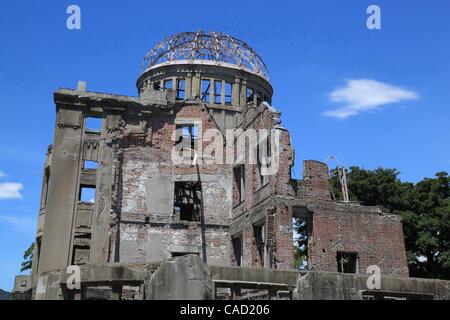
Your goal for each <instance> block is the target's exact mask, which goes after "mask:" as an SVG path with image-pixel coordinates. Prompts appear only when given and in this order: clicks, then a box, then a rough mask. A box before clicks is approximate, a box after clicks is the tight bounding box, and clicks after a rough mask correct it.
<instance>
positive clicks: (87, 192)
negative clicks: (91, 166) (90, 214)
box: [78, 186, 95, 203]
mask: <svg viewBox="0 0 450 320" xmlns="http://www.w3.org/2000/svg"><path fill="white" fill-rule="evenodd" d="M78 200H79V201H80V202H85V203H94V202H95V187H91V186H80V193H79V198H78Z"/></svg>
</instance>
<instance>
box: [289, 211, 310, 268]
mask: <svg viewBox="0 0 450 320" xmlns="http://www.w3.org/2000/svg"><path fill="white" fill-rule="evenodd" d="M293 216H294V217H293V220H292V225H293V228H292V229H293V239H294V265H295V268H296V269H300V270H306V269H309V267H310V265H309V250H308V249H309V244H310V242H311V237H312V230H313V229H312V224H313V219H312V213H311V212H309V211H308V210H306V209H303V208H294V209H293Z"/></svg>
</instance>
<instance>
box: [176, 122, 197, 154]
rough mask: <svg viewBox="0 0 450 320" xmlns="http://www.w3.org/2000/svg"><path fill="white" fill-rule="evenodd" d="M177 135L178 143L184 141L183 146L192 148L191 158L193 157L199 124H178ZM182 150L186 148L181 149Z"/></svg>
mask: <svg viewBox="0 0 450 320" xmlns="http://www.w3.org/2000/svg"><path fill="white" fill-rule="evenodd" d="M176 136H177V138H176V139H177V140H176V144H179V143H182V146H183V148H184V147H186V148H188V149H190V150H191V159H193V157H194V152H195V149H196V146H197V141H198V126H196V125H195V124H182V125H177V126H176ZM181 151H185V150H183V149H181Z"/></svg>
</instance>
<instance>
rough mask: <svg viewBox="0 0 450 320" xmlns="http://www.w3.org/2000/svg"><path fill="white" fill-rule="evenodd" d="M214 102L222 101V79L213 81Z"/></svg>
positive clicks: (219, 102)
mask: <svg viewBox="0 0 450 320" xmlns="http://www.w3.org/2000/svg"><path fill="white" fill-rule="evenodd" d="M214 103H215V104H221V103H222V81H220V80H215V81H214Z"/></svg>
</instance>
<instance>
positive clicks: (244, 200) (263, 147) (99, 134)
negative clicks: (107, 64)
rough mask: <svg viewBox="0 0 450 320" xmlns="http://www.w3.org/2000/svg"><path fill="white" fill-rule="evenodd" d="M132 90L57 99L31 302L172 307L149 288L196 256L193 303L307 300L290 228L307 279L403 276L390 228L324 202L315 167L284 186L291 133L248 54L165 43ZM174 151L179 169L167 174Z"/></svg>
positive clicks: (357, 210) (227, 45)
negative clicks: (69, 278) (135, 302)
mask: <svg viewBox="0 0 450 320" xmlns="http://www.w3.org/2000/svg"><path fill="white" fill-rule="evenodd" d="M137 89H138V96H137V97H131V96H120V95H113V94H105V93H96V92H89V91H86V86H85V83H83V82H80V83H79V86H78V88H77V90H71V89H59V90H57V91H56V92H55V93H54V99H55V104H56V115H57V117H56V124H55V133H54V141H53V144H52V145H50V146H49V148H48V151H47V156H46V161H45V165H44V172H45V174H44V179H43V185H42V198H41V206H40V211H39V219H38V227H37V234H36V249H35V254H34V260H33V269H32V279H31V282H32V285H31V286H32V287H33V297H34V298H36V299H39V298H51V299H57V298H66V299H79V298H89V294H91V293H89V292H91V291H89V290H88V289H89V288H91V289H92V288H93V287H98V288H104V287H105V286H107V287H108V286H109V287H108V288H109V289H108V290H110V294H109V297H110V298H111V297H115V298H118V297H125V296H126V295H127V293H126V292H125V291H126V290H125V288H128V289H127V290H128V291H127V292H129V290H131V289H130V288H134V289H133V290H134V291H133V292H134V293H135V294H136V295H134V296H133V297H135V298H136V297H138V298H139V297H140V298H144V297H146V298H151V297H153V298H155V297H156V298H158V297H166V298H167V297H168V298H170V297H180V296H177V294H179V292H182V291H183V290H178V291H177V292H178V293H169V294H166V295H161V294H158V293H156V294H155V292H157V291H158V290H161V291H164V290H166V291H167V290H169V289H168V288H170V285H169V284H167V285H166V286H165V289H161V287H157V286H156V287H155V284H154V283H153V284H151V281H152V279H153V278H152V277H153V276H154V274H155V273H156V272H157V270H158V268H161V266H162V265H164V263H165V262H166V261H183V259H184V258H185V259H194V260H195V255H197V256H198V257H199V258H201V260H203V262H204V265H203V266H201V267H199V270H203V271H205V270H208V271H207V272H206V271H205V272H206V273H207V274H209V275H210V276H211V277H212V278H211V279H212V280H211V283H212V285H211V284H209V282H208V281H209V280H205V283H207V284H205V286H206V287H207V288H211V287H212V288H214V293H213V295H212V296H211V295H208V294H207V295H206V296H205V295H203V297H207V298H211V297H213V298H214V297H216V298H217V297H218V296H217V288H220V287H222V288H231V289H232V291H233V294H235V293H236V292H237V291H236V290H237V289H236V283H240V284H242V283H247V284H246V285H245V286H244V287H245V288H248V289H255V288H256V289H258V288H259V289H261V287H260V286H261V284H264V283H266V285H267V288H268V292H269V293H270V294H269V295H268V296H270V297H273V296H277V294H278V297H280V296H282V293H283V292H285V293H286V292H287V296H288V297H290V298H293V297H294V296H293V292H296V297H297V298H301V297H304V298H307V297H310V298H311V297H312V298H315V297H313V296H308V295H307V294H306V293H302V292H301V285H299V284H298V283H299V280H298V279H299V278H298V277H299V274H300V273H299V272H298V271H296V270H295V269H294V250H293V243H294V239H293V218H298V219H301V221H302V222H303V223H304V224H306V225H307V228H306V230H307V231H306V233H307V235H306V236H307V239H308V242H307V253H308V255H307V266H308V269H309V270H310V271H304V272H306V273H307V274H308V272H330V273H346V274H355V277H356V276H358V275H360V276H361V277H363V278H364V277H365V276H364V274H365V273H366V270H367V268H368V267H369V266H371V265H376V266H378V267H379V268H380V270H381V273H382V274H383V275H384V276H391V277H408V266H407V261H406V253H405V244H404V239H403V230H402V222H401V220H400V217H399V216H396V215H390V214H387V213H384V212H383V211H382V210H381V209H380V208H377V207H364V206H361V205H359V204H358V203H353V202H343V201H339V200H335V199H333V198H332V195H331V192H330V183H329V174H328V167H327V165H326V164H324V163H321V162H318V161H305V162H304V168H303V179H302V180H295V179H293V178H292V177H291V169H292V167H293V164H294V149H293V146H292V144H291V139H290V136H289V132H288V130H287V129H286V128H284V127H283V125H282V124H281V120H280V112H279V111H278V110H277V109H275V108H274V107H272V106H271V102H272V94H273V89H272V86H271V84H270V82H269V80H268V72H267V68H266V66H265V64H264V63H263V61H262V59H261V58H260V57H259V56H258V55H257V54H256V53H255V52H254V50H253V49H251V48H250V47H249V46H248V45H247V44H246V43H244V42H242V41H240V40H237V39H235V38H233V37H230V36H228V35H225V34H221V33H203V32H197V33H191V32H187V33H181V34H178V35H175V36H173V37H170V38H167V39H165V40H164V41H162V42H161V43H159V44H157V45H156V46H155V47H154V49H152V50H151V51H150V52H149V53H148V54H147V55H146V57H145V60H144V64H143V69H142V72H141V74H140V76H139V78H138V80H137ZM238 129H240V130H238ZM264 130H266V131H264ZM211 132H212V133H213V134H210V133H211ZM230 132H232V133H233V134H232V135H230V134H229V133H230ZM248 132H251V133H252V134H253V135H252V134H247V133H248ZM261 132H266V133H267V134H263V133H261ZM252 139H253V140H252ZM237 141H244V146H245V147H246V148H247V146H251V145H252V141H253V142H255V141H256V143H254V146H253V147H252V148H253V149H254V150H256V151H255V155H256V156H255V158H254V159H253V162H252V161H251V160H252V159H251V158H252V156H251V154H252V153H251V151H248V152H244V153H245V156H244V157H241V158H240V160H241V161H234V162H233V161H229V158H234V159H235V160H236V159H238V158H239V156H240V155H242V150H240V149H239V148H238V147H236V145H237V143H235V142H237ZM213 142H214V143H213ZM179 146H181V147H179ZM177 148H178V149H177ZM174 150H175V154H179V153H180V152H181V153H182V159H184V160H186V158H187V160H188V161H184V162H181V163H178V162H176V161H174ZM245 150H246V149H245ZM230 153H231V156H230ZM218 159H219V160H218ZM220 159H224V160H223V161H220ZM232 160H233V159H232ZM269 166H271V167H272V169H273V168H275V169H276V170H275V171H273V170H272V172H270V173H268V172H269V171H270V170H268V167H269ZM193 255H194V256H193ZM176 257H181V258H178V259H177V258H176ZM186 257H188V258H186ZM197 260H198V259H197ZM197 260H195V261H197ZM196 263H197V262H196ZM198 263H200V262H198ZM70 265H78V266H80V267H81V269H82V280H81V281H82V284H83V286H82V288H81V289H77V290H72V291H70V290H67V286H66V285H65V284H64V281H63V279H65V278H64V277H65V275H64V270H65V269H64V268H66V267H67V266H70ZM169 269H170V267H169ZM118 270H120V272H119V271H118ZM280 270H283V271H280ZM203 271H201V272H200V273H201V274H205V272H203ZM278 271H279V272H278ZM202 272H203V273H202ZM274 272H275V273H274ZM277 272H278V273H277ZM302 274H303V273H302ZM317 274H319V273H317ZM249 277H250V278H252V277H256V278H254V279H253V278H252V279H253V280H254V281H253V280H251V279H250V278H249ZM258 277H259V278H258ZM280 277H281V278H283V277H284V278H283V279H285V280H281V278H280ZM309 277H311V276H309ZM165 279H166V280H167V278H165ZM352 279H353V278H352ZM364 279H365V278H364ZM395 279H399V278H395ZM407 280H408V279H404V280H402V281H407ZM167 281H168V280H167ZM396 281H397V280H396ZM398 281H400V280H398ZM411 281H412V280H411ZM394 282H395V281H394ZM256 283H258V284H256ZM353 286H354V287H353V288H351V290H356V289H355V288H356V287H357V285H356V284H354V285H353ZM396 286H397V287H398V286H401V285H400V284H398V285H394V287H395V288H397V287H396ZM294 287H295V288H294ZM145 288H147V290H146V289H145ZM149 288H150V289H149ZM158 288H159V289H158ZM433 288H435V287H433ZM447 288H448V287H447ZM240 289H241V288H239V290H240ZM358 290H359V289H358ZM358 290H357V292H359V291H361V290H359V291H358ZM430 290H431V289H430ZM394 291H395V290H394ZM398 291H400V290H398ZM418 291H420V290H418ZM425 291H426V290H425ZM149 292H153V293H152V295H150V296H149ZM430 294H431V293H430ZM440 294H441V293H440ZM107 295H108V294H107ZM194 296H195V295H194ZM434 296H435V297H436V296H437V294H435V293H434ZM360 297H361V296H360ZM316 298H317V297H316Z"/></svg>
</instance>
